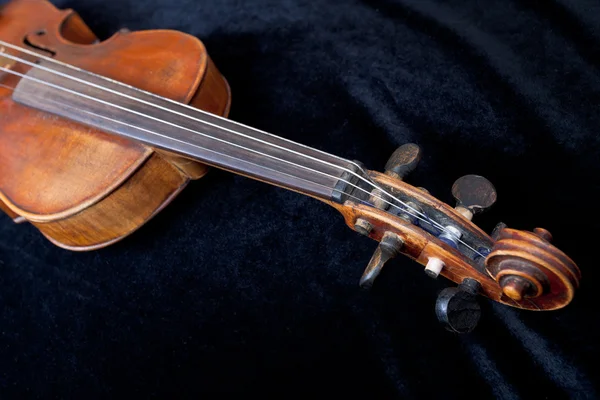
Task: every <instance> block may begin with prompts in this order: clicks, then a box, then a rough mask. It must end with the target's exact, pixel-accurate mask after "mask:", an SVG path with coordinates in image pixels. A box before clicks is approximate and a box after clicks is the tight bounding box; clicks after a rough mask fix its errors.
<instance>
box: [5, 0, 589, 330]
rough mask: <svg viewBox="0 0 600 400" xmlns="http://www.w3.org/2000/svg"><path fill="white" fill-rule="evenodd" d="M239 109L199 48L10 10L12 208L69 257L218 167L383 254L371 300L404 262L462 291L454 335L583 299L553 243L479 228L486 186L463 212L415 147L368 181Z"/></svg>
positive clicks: (451, 300)
mask: <svg viewBox="0 0 600 400" xmlns="http://www.w3.org/2000/svg"><path fill="white" fill-rule="evenodd" d="M230 101H231V96H230V88H229V86H228V84H227V81H226V80H225V78H224V77H223V76H222V75H221V74H220V72H219V71H218V69H217V67H216V66H215V65H214V63H213V62H212V61H211V59H210V57H209V55H208V54H207V52H206V49H205V47H204V45H203V44H202V42H200V41H199V40H198V39H197V38H195V37H193V36H190V35H188V34H185V33H182V32H177V31H171V30H152V31H141V32H129V31H126V30H122V31H120V32H118V33H117V34H115V35H113V36H112V37H111V38H109V39H107V40H105V41H103V42H100V41H98V39H97V38H96V36H95V35H94V34H93V33H92V32H91V30H90V29H89V28H88V27H87V26H86V25H85V23H84V22H83V21H82V19H81V18H80V17H79V16H78V15H77V14H76V13H75V12H73V11H72V10H64V11H61V10H57V9H56V8H55V7H54V6H53V5H52V4H51V3H49V2H47V1H45V0H13V1H11V2H9V3H7V4H6V5H4V6H3V7H2V8H0V208H1V209H2V210H3V211H4V212H6V213H7V214H8V215H9V216H10V217H11V218H12V219H13V220H14V221H15V222H19V223H20V222H28V223H31V224H33V225H34V226H35V227H36V228H37V229H39V231H40V232H41V233H42V234H43V235H44V236H46V237H47V238H48V239H49V240H50V241H52V242H53V243H54V244H56V245H58V246H60V247H63V248H65V249H69V250H75V251H85V250H95V249H99V248H102V247H105V246H108V245H110V244H112V243H115V242H116V241H119V240H121V239H123V238H124V237H126V236H128V235H129V234H131V233H133V232H134V231H135V230H136V229H138V228H140V227H141V226H142V225H144V223H146V222H147V221H148V220H149V219H151V218H152V217H153V216H154V215H156V214H157V213H158V212H159V211H160V210H161V209H163V208H164V207H165V206H167V205H168V204H169V203H170V202H171V201H172V200H173V199H174V198H175V197H176V196H177V194H178V193H180V192H181V190H183V189H184V187H185V186H186V185H187V184H188V183H189V182H190V181H192V180H196V179H199V178H201V177H202V176H204V175H205V174H206V172H207V171H208V169H209V167H216V168H221V169H224V170H227V171H231V172H233V173H236V174H239V175H243V176H247V177H249V178H253V179H257V180H260V181H263V182H265V183H268V184H272V185H276V186H279V187H281V188H284V189H288V190H293V191H296V192H298V193H300V194H303V195H307V196H310V197H313V198H315V199H318V200H320V201H322V202H325V203H327V204H329V205H331V206H332V207H333V208H335V209H336V210H338V211H339V212H340V213H341V214H342V216H343V217H344V220H345V222H346V224H347V225H348V226H349V227H350V228H351V229H353V230H355V231H356V232H358V233H360V234H363V235H366V236H368V237H370V238H372V239H374V240H376V241H378V242H379V246H378V247H377V249H376V251H375V253H374V254H373V257H372V258H371V260H370V262H369V263H368V265H367V268H366V270H365V271H364V273H363V275H362V278H361V279H360V285H361V286H362V287H365V288H368V287H371V286H372V285H373V283H374V281H375V279H376V278H377V276H378V275H379V273H380V272H381V270H382V268H383V267H384V265H385V263H386V262H387V261H388V260H390V259H391V258H393V257H396V256H398V255H400V254H403V255H405V256H408V257H409V258H411V259H413V260H415V261H416V262H417V263H419V264H421V265H422V266H424V271H425V272H426V273H427V274H428V275H430V276H431V277H433V278H437V277H438V276H440V275H441V276H443V277H445V278H447V279H449V280H450V281H453V282H455V283H457V284H458V286H457V287H453V288H447V289H445V290H443V291H442V292H441V293H440V295H439V297H438V300H437V303H436V313H437V315H438V318H439V319H440V321H442V322H443V323H445V325H446V327H447V328H448V329H450V330H452V331H455V332H468V331H471V330H472V329H473V328H474V327H475V325H476V323H477V321H478V319H479V316H480V308H479V306H478V304H477V302H476V297H477V295H483V296H486V297H488V298H490V299H492V300H494V301H497V302H500V303H503V304H506V305H508V306H512V307H517V308H521V309H529V310H554V309H558V308H562V307H564V306H566V305H567V304H568V303H569V302H571V300H572V299H573V296H574V292H575V290H576V288H577V287H578V285H579V281H580V279H581V273H580V271H579V269H578V267H577V266H576V265H575V263H574V262H573V261H572V260H571V259H570V258H569V257H568V256H567V255H565V254H564V253H563V252H562V251H560V250H559V249H557V248H556V247H555V246H553V245H552V244H551V241H552V235H551V234H550V232H548V231H547V230H545V229H542V228H535V229H533V231H532V232H527V231H521V230H517V229H513V228H509V227H507V226H505V225H504V224H499V225H498V226H497V227H496V229H495V230H494V232H493V233H492V234H491V235H488V234H486V233H485V232H483V231H482V230H481V229H480V228H478V227H477V226H476V225H475V224H474V223H473V222H472V219H473V217H474V215H475V214H477V213H479V212H482V211H484V210H486V209H487V208H489V207H491V206H492V205H493V204H494V203H495V201H496V197H497V195H496V190H495V188H494V186H493V185H492V184H491V183H490V182H489V181H488V180H487V179H485V178H483V177H481V176H477V175H467V176H463V177H462V178H460V179H458V180H457V181H456V182H455V184H454V185H453V187H452V194H453V195H454V197H455V198H456V200H457V204H456V206H455V207H452V206H450V205H448V204H445V203H443V202H441V201H439V200H438V199H436V198H435V197H433V196H431V195H430V194H429V193H428V192H427V191H426V190H425V189H423V188H416V187H413V186H411V185H409V184H407V183H406V182H405V180H404V179H405V178H406V177H407V176H408V174H410V172H411V171H412V170H414V168H415V167H416V166H417V164H418V162H419V160H420V158H421V149H420V148H419V146H417V145H416V144H412V143H411V144H405V145H403V146H401V147H400V148H398V149H397V150H396V151H395V152H394V153H393V154H392V156H391V157H390V159H389V160H388V162H387V164H386V166H385V172H384V173H379V172H376V171H370V170H367V169H365V167H364V166H363V165H362V164H361V163H360V162H357V161H352V160H346V159H344V158H341V157H337V156H335V155H332V154H328V153H325V152H322V151H320V150H316V149H313V148H310V147H307V146H304V145H302V144H299V143H295V142H292V141H290V140H287V139H285V138H282V137H278V136H275V135H272V134H269V133H266V132H263V131H261V130H258V129H255V128H252V127H249V126H245V125H242V124H240V123H237V122H234V121H231V120H228V119H227V118H226V117H227V115H228V112H229V107H230Z"/></svg>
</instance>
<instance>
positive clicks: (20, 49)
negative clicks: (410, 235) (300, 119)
mask: <svg viewBox="0 0 600 400" xmlns="http://www.w3.org/2000/svg"><path fill="white" fill-rule="evenodd" d="M0 44H3V45H5V46H6V47H9V48H11V49H14V50H17V51H20V52H23V53H25V54H30V55H34V56H36V57H38V58H39V59H42V60H45V61H48V62H50V63H54V64H57V65H61V66H64V67H67V68H70V69H72V70H74V71H78V72H81V73H84V74H89V75H91V76H94V77H97V78H99V79H103V80H106V81H107V82H110V83H113V84H117V85H120V86H123V87H127V88H129V89H131V90H133V91H137V92H140V93H144V94H147V95H149V96H152V97H155V98H157V99H161V100H165V101H168V102H171V103H173V104H175V105H177V106H182V105H183V104H184V103H179V102H176V101H174V100H171V99H168V98H165V97H162V96H158V95H156V94H154V93H151V92H146V91H144V90H142V89H139V88H136V87H133V86H130V85H127V84H124V83H122V82H119V81H115V80H112V79H110V78H107V77H105V76H102V75H97V74H94V73H92V72H89V71H86V70H83V69H81V68H77V67H75V66H73V65H71V64H67V63H63V62H61V61H58V60H55V59H54V58H51V57H46V56H43V55H40V54H38V53H36V52H34V51H31V50H29V49H25V48H22V47H19V46H15V45H13V44H10V43H6V42H4V41H2V40H0ZM3 54H4V56H5V57H6V58H9V59H12V60H15V61H18V62H20V63H23V64H26V65H29V66H31V67H33V68H39V69H42V70H44V71H47V72H50V73H53V74H55V75H58V76H62V77H65V78H67V79H71V80H73V81H76V82H79V83H83V84H85V85H88V86H91V87H95V88H97V89H100V90H103V91H107V92H109V93H112V94H115V95H118V96H121V97H125V98H128V99H130V100H134V101H136V102H139V103H142V104H146V105H149V106H151V107H155V108H158V109H162V110H163V111H167V112H170V113H173V114H177V115H180V116H183V117H185V118H188V119H192V120H194V121H196V122H201V123H204V124H207V125H209V126H212V127H215V128H217V129H221V130H224V131H226V132H230V133H233V134H234V135H238V136H242V137H246V138H248V139H250V140H253V141H257V142H260V143H263V144H266V145H268V146H271V147H274V148H279V149H281V150H283V151H286V152H290V153H293V154H296V155H299V156H301V157H304V158H308V159H311V160H313V161H317V162H319V163H321V164H326V165H329V166H332V167H334V168H337V169H340V170H343V171H344V172H347V173H350V174H352V175H354V176H356V177H358V178H359V179H360V180H362V181H364V182H366V183H367V184H369V185H370V186H372V187H373V188H375V189H377V190H379V191H381V192H382V193H384V194H385V195H387V196H389V197H391V198H392V199H394V200H396V201H397V202H399V203H400V204H402V205H403V206H404V207H406V208H407V209H410V210H412V212H414V213H417V214H419V215H421V216H422V217H424V218H425V219H426V220H427V222H428V223H429V224H430V225H432V226H434V227H437V228H438V229H441V230H442V231H444V230H445V227H444V226H442V225H441V224H438V223H437V222H436V221H434V220H432V219H431V218H430V217H429V216H428V215H426V214H425V213H423V212H421V211H420V210H418V209H416V208H415V207H412V206H411V205H410V204H407V203H405V202H403V201H401V200H400V199H398V198H397V197H395V196H394V195H392V194H391V193H388V192H387V191H386V190H384V189H383V188H381V187H380V186H379V185H377V184H376V183H375V182H373V180H372V179H371V178H370V177H368V174H367V172H366V171H365V170H364V169H363V167H362V166H360V165H359V164H357V163H355V162H353V161H350V160H346V159H344V158H341V157H338V156H335V155H331V154H329V153H326V152H323V151H320V150H318V149H313V148H311V147H308V146H305V145H302V144H300V143H296V142H294V141H291V140H289V139H285V138H281V137H279V136H276V135H273V134H270V133H268V132H264V131H261V130H258V129H256V128H253V127H250V126H245V125H243V124H239V123H237V122H234V121H231V120H229V119H226V118H223V117H220V116H217V115H215V114H211V113H208V112H206V111H203V110H200V109H197V108H194V107H191V106H189V105H187V104H185V106H186V108H189V109H191V110H194V111H195V112H199V113H201V114H204V115H206V116H209V117H215V118H218V119H221V120H223V121H225V122H227V123H233V124H237V125H239V126H242V127H245V128H247V129H250V130H253V131H255V132H257V133H261V134H265V135H268V136H271V137H274V138H277V139H282V140H284V141H286V142H288V143H292V144H294V145H297V146H301V147H304V148H307V149H311V150H314V151H317V152H319V153H321V154H324V155H327V156H330V157H331V156H333V157H334V158H337V159H339V160H341V161H344V162H345V163H348V164H353V165H355V166H356V167H357V168H358V169H359V170H360V172H362V173H363V174H364V176H363V175H360V174H358V173H356V172H355V171H352V170H351V169H348V168H344V167H342V166H339V165H336V164H332V163H329V162H327V161H324V160H321V159H318V158H315V157H312V156H309V155H308V154H304V153H300V152H296V151H294V150H292V149H288V148H286V147H282V146H278V145H276V144H273V143H270V142H266V141H263V140H261V139H259V138H256V137H254V136H249V135H245V134H243V133H241V132H239V131H235V130H232V129H228V128H225V127H223V126H220V125H216V124H212V123H210V122H208V121H206V120H202V119H198V118H194V117H192V116H190V115H188V114H184V113H180V112H178V111H176V110H172V109H170V108H166V107H163V106H160V105H158V104H155V103H152V102H147V101H145V100H143V99H140V98H137V97H134V96H130V95H127V94H126V93H122V92H119V91H116V90H112V89H110V88H107V87H104V86H101V85H96V84H94V83H93V82H89V81H86V80H84V79H80V78H77V77H74V76H71V75H68V74H64V73H62V72H60V71H57V70H55V69H52V68H48V67H45V66H41V65H39V64H37V63H33V62H30V61H27V60H23V59H21V58H19V57H16V56H13V55H10V54H7V53H3ZM144 116H146V117H148V118H150V117H149V116H147V115H144ZM196 133H197V132H196ZM365 177H366V178H365ZM380 199H381V200H383V201H385V202H387V203H388V204H391V203H389V202H388V201H387V200H386V199H383V198H380ZM436 225H437V226H436Z"/></svg>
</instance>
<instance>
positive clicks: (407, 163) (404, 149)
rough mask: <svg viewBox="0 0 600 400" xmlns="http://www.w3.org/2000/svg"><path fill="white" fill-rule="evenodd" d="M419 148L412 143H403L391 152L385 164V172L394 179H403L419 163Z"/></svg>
mask: <svg viewBox="0 0 600 400" xmlns="http://www.w3.org/2000/svg"><path fill="white" fill-rule="evenodd" d="M421 153H422V152H421V148H420V147H419V146H418V145H416V144H414V143H407V144H403V145H402V146H400V147H398V148H397V149H396V151H394V152H393V153H392V155H391V156H390V158H389V159H388V162H387V163H386V164H385V173H386V175H389V176H391V177H393V178H396V179H400V180H402V179H404V177H405V176H407V175H408V174H410V173H411V172H412V171H414V169H415V168H416V167H417V165H418V164H419V161H420V160H421Z"/></svg>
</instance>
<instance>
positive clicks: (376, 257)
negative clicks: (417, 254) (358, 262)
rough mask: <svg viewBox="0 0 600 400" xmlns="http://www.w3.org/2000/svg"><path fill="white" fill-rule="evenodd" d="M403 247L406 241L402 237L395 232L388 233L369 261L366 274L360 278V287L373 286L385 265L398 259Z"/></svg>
mask: <svg viewBox="0 0 600 400" xmlns="http://www.w3.org/2000/svg"><path fill="white" fill-rule="evenodd" d="M403 245H404V241H403V240H402V238H400V236H398V235H396V234H395V233H393V232H386V233H385V234H384V235H383V238H382V239H381V242H380V243H379V246H377V249H376V250H375V253H373V257H371V261H369V264H368V265H367V268H366V269H365V272H364V273H363V275H362V277H361V278H360V287H361V288H364V289H369V288H370V287H371V286H373V282H375V278H377V276H378V275H379V273H380V272H381V270H382V269H383V266H384V265H385V263H386V262H388V261H389V260H391V259H392V258H394V257H396V256H397V255H398V254H399V253H400V250H401V249H402V246H403Z"/></svg>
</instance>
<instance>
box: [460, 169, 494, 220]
mask: <svg viewBox="0 0 600 400" xmlns="http://www.w3.org/2000/svg"><path fill="white" fill-rule="evenodd" d="M452 195H453V196H454V198H455V199H456V201H457V204H456V208H455V209H456V211H458V212H459V213H461V214H462V215H463V216H464V217H465V218H467V219H468V220H471V219H473V215H474V214H477V213H479V212H482V211H485V210H486V209H488V208H490V207H491V206H492V205H493V204H494V203H495V202H496V199H497V197H498V196H497V193H496V188H495V187H494V185H492V182H490V181H488V180H487V179H485V178H484V177H483V176H479V175H465V176H462V177H460V178H458V179H457V180H456V182H454V185H452Z"/></svg>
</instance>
